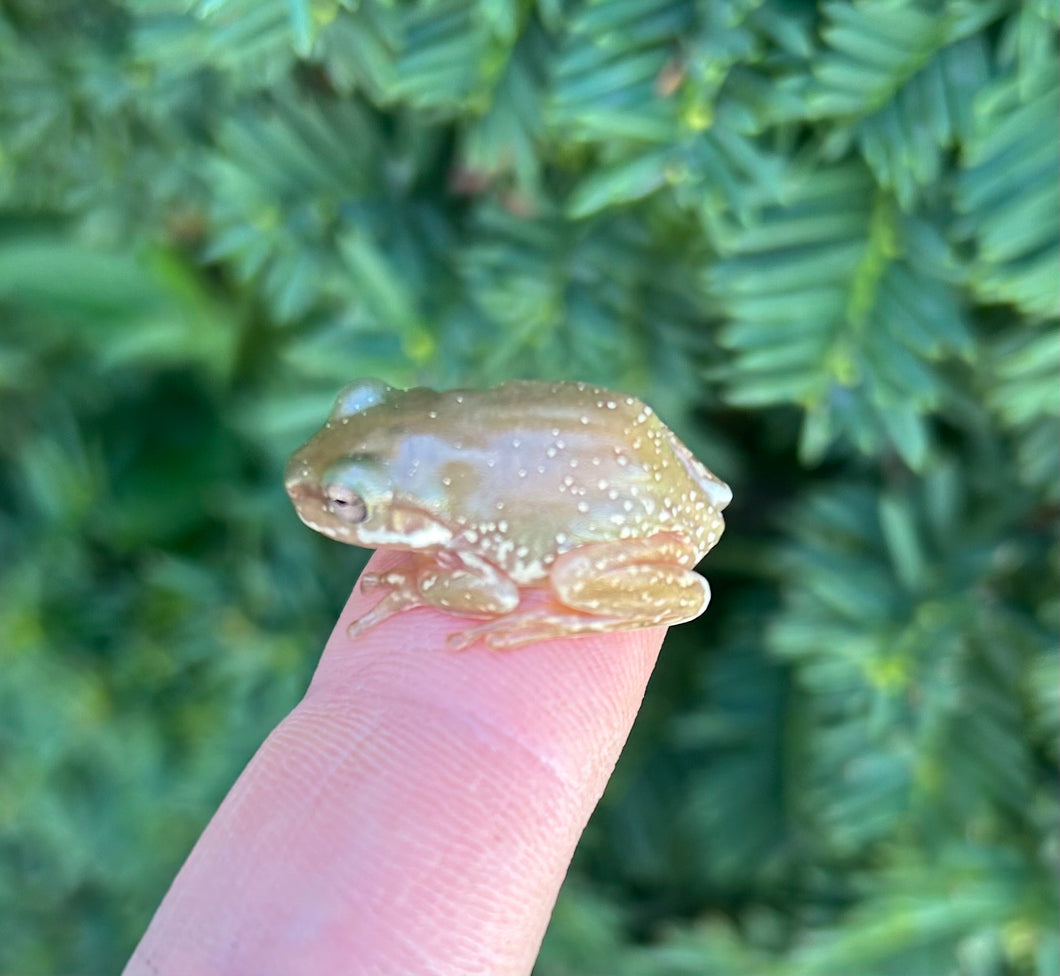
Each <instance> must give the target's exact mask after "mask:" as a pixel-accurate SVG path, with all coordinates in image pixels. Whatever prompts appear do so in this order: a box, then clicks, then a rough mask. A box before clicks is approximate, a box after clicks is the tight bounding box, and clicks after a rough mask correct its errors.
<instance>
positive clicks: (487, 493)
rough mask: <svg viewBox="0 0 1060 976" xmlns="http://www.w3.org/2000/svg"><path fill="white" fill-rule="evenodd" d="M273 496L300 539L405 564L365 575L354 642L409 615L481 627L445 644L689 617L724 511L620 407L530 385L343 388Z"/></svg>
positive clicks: (652, 419) (631, 407) (596, 397)
mask: <svg viewBox="0 0 1060 976" xmlns="http://www.w3.org/2000/svg"><path fill="white" fill-rule="evenodd" d="M286 488H287V493H288V494H289V495H290V496H291V500H292V501H293V502H294V506H295V508H296V509H297V511H298V515H299V517H300V518H301V519H302V521H303V522H305V523H306V525H308V526H309V527H310V528H313V529H316V530H317V531H318V532H322V533H323V534H324V535H326V536H329V537H330V538H332V539H336V540H337V541H339V542H348V543H351V544H354V545H359V546H366V547H369V548H391V549H400V550H406V551H408V553H409V555H408V557H407V558H406V560H405V562H404V563H403V565H401V566H400V567H399V568H396V569H394V570H391V571H390V572H386V573H382V574H368V575H366V576H365V577H364V578H363V581H362V586H363V587H364V589H366V590H375V589H379V590H382V591H385V595H384V596H383V598H382V599H381V600H380V601H379V603H378V604H376V606H375V607H374V608H373V609H372V610H369V611H368V612H367V613H366V614H365V615H364V616H362V617H361V618H360V619H359V620H357V621H355V622H354V623H353V624H351V625H350V629H349V634H350V636H351V637H355V636H357V635H358V634H361V633H363V632H364V631H365V630H367V629H368V628H369V627H372V626H374V625H375V624H377V623H379V621H381V620H383V619H385V618H386V617H389V616H390V615H392V614H395V613H398V612H400V611H402V610H406V609H409V608H412V607H422V606H432V607H436V608H439V609H441V610H444V611H447V612H449V613H453V614H458V615H460V616H466V617H478V618H483V621H484V622H482V623H481V624H478V625H476V626H472V627H470V628H469V629H467V630H465V631H464V632H463V633H460V634H455V635H454V636H453V637H451V638H450V644H451V646H454V647H465V646H467V645H470V644H472V643H474V642H475V641H476V640H479V639H481V640H484V641H485V642H486V643H487V644H488V645H490V646H492V647H517V646H519V645H521V644H529V643H533V642H536V641H540V640H544V639H547V638H552V637H562V636H567V635H571V634H581V633H587V632H596V631H606V630H632V629H636V628H640V627H654V626H657V625H663V624H677V623H682V622H683V621H686V620H691V619H693V618H694V617H697V616H698V615H699V614H700V613H702V612H703V610H704V609H705V608H706V606H707V602H708V600H709V599H710V588H709V587H708V585H707V581H706V580H705V579H703V577H702V576H699V575H697V574H696V573H694V572H693V571H692V567H693V566H694V565H695V564H696V563H697V562H698V561H699V560H700V559H701V558H702V557H703V555H704V554H705V553H706V552H707V551H708V550H709V549H711V548H712V547H713V546H714V544H715V543H716V542H717V541H718V537H719V536H720V535H721V533H722V529H723V523H722V518H721V512H722V509H724V508H725V506H726V505H728V504H729V501H730V500H731V499H732V492H731V491H730V489H729V487H728V485H726V484H725V483H724V482H723V481H721V480H720V479H718V478H717V477H715V476H714V475H713V474H711V472H710V471H708V470H707V469H706V468H705V467H704V466H703V465H702V464H700V463H699V461H697V460H696V459H695V458H694V457H693V456H692V453H691V452H690V451H689V450H688V448H687V447H685V446H684V444H682V443H681V442H680V441H679V440H678V439H677V437H676V435H675V434H674V433H673V432H672V431H671V430H670V429H669V428H668V427H667V426H666V425H665V424H664V423H663V422H662V421H661V420H659V418H658V417H657V416H656V415H655V414H654V413H653V412H652V410H651V408H650V407H648V406H647V405H645V404H644V403H642V402H641V401H640V400H638V399H636V398H635V397H631V396H626V395H624V394H621V393H612V392H610V391H608V390H604V389H601V388H599V387H596V386H590V385H589V384H586V383H547V382H534V381H515V382H509V383H504V384H502V385H501V386H498V387H496V388H494V389H492V390H483V391H475V390H450V391H448V392H443V393H437V392H435V391H434V390H430V389H426V388H422V387H421V388H416V389H411V390H398V389H394V388H392V387H390V386H387V385H386V384H385V383H382V382H380V381H378V380H361V381H358V382H355V383H351V384H350V385H349V386H347V387H346V388H345V389H344V390H343V391H342V392H341V393H340V394H339V396H338V399H337V400H336V401H335V406H334V408H333V409H332V411H331V415H330V416H329V417H328V420H327V423H325V424H324V427H323V429H322V430H321V431H319V432H318V433H317V434H316V435H315V436H314V437H313V438H312V439H311V440H310V441H309V442H308V443H307V444H305V445H304V446H303V447H302V448H301V449H300V450H298V451H297V452H296V453H295V454H294V456H293V457H292V458H291V460H290V463H289V464H288V466H287V473H286ZM531 593H533V594H534V597H533V598H530V597H531Z"/></svg>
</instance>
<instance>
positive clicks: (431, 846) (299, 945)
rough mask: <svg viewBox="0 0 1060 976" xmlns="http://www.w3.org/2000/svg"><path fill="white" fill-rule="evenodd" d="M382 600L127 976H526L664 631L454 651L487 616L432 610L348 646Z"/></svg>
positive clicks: (220, 827)
mask: <svg viewBox="0 0 1060 976" xmlns="http://www.w3.org/2000/svg"><path fill="white" fill-rule="evenodd" d="M395 561H396V559H395V556H394V555H393V554H386V555H380V554H376V555H375V556H374V557H373V558H372V560H371V564H370V565H371V569H372V570H373V571H375V572H380V571H384V570H385V569H387V568H389V567H390V566H391V565H393V563H394V562H395ZM377 599H378V596H376V595H374V594H373V595H372V596H364V595H362V594H361V593H360V591H359V588H358V589H355V591H354V594H353V596H352V597H351V598H350V600H349V602H348V603H347V605H346V609H345V610H344V611H343V613H342V617H341V619H340V620H339V623H338V625H337V626H336V628H335V630H334V632H333V633H332V635H331V639H330V640H329V641H328V644H327V647H326V648H325V651H324V655H323V657H322V659H321V661H320V665H319V667H318V668H317V672H316V675H315V676H314V678H313V681H312V684H311V685H310V687H309V690H308V692H307V693H306V696H305V698H304V699H303V700H302V701H301V702H300V703H299V705H298V706H297V707H296V708H295V709H294V711H293V712H292V713H291V714H290V715H289V716H288V717H287V718H286V719H285V720H284V721H283V722H282V723H281V724H280V725H279V727H278V728H277V729H276V730H275V731H274V732H273V733H272V734H271V735H270V736H269V738H268V739H267V740H266V741H265V743H264V744H263V745H262V747H261V748H260V749H259V750H258V753H257V755H256V756H255V757H254V758H253V759H252V760H251V762H250V764H249V765H248V766H247V768H246V770H245V771H244V772H243V775H242V776H240V778H239V780H238V781H237V782H236V784H235V786H234V787H233V788H232V790H231V792H230V793H229V794H228V796H227V798H226V799H225V801H224V802H223V803H222V804H221V808H220V809H219V810H218V811H217V813H216V814H215V816H214V818H213V820H212V821H211V822H210V824H209V826H208V827H207V828H206V831H205V832H204V833H203V835H202V837H201V838H200V839H199V842H198V844H197V845H196V846H195V849H194V850H193V851H192V852H191V855H190V856H189V857H188V860H187V862H186V863H185V864H184V867H183V868H182V869H181V871H180V873H179V874H178V875H177V878H176V880H175V881H174V882H173V885H172V887H171V888H170V890H169V892H168V894H167V895H166V897H165V899H164V900H163V902H162V904H161V906H160V907H159V909H158V911H157V912H156V914H155V917H154V919H153V920H152V922H151V924H150V926H149V928H148V930H147V933H146V934H145V935H144V937H143V940H142V941H141V942H140V945H139V946H138V947H137V949H136V951H135V952H134V954H133V957H132V959H131V960H130V961H129V964H128V966H127V967H126V970H125V972H126V973H130V974H132V973H186V974H193V973H262V972H283V973H351V972H355V973H365V974H367V973H454V974H455V973H460V974H472V973H505V974H507V973H529V972H530V969H531V967H532V966H533V963H534V959H535V957H536V955H537V951H538V947H539V945H540V943H541V938H542V936H543V934H544V931H545V927H546V925H547V924H548V920H549V915H550V913H551V911H552V906H553V903H554V902H555V899H556V893H557V892H558V890H559V886H560V883H561V882H562V881H563V877H564V874H565V873H566V871H567V867H568V865H569V863H570V859H571V855H572V854H573V853H574V847H575V845H576V844H577V842H578V838H579V836H580V835H581V832H582V830H583V828H584V827H585V823H586V821H587V820H588V818H589V815H590V813H591V812H592V810H593V808H594V807H595V806H596V803H597V801H598V800H599V798H600V795H601V793H602V792H603V789H604V786H605V785H606V783H607V780H608V777H609V776H610V775H611V771H612V769H613V768H614V765H615V761H616V760H617V759H618V755H619V752H620V751H621V749H622V746H623V745H624V743H625V741H626V736H627V735H628V734H629V729H630V726H631V725H632V723H633V719H634V717H635V716H636V713H637V709H638V707H639V706H640V702H641V698H642V697H643V694H644V688H645V685H646V683H647V680H648V677H649V675H650V673H651V669H652V667H653V666H654V664H655V659H656V656H657V655H658V651H659V645H660V644H661V643H662V638H663V634H664V633H665V630H664V629H663V628H656V629H654V630H642V631H633V632H624V633H612V634H600V635H592V636H585V637H579V638H576V639H564V640H551V641H546V642H544V643H542V644H539V645H537V646H535V647H527V648H522V649H519V650H515V651H499V652H498V651H491V650H489V649H488V648H486V647H484V646H483V645H482V644H476V645H474V646H473V647H471V648H469V649H468V650H466V651H461V652H453V651H449V650H446V649H445V638H446V637H447V636H448V635H449V634H450V633H452V632H454V631H459V630H462V629H465V628H466V627H467V626H468V624H469V623H471V624H472V625H473V624H474V621H468V620H467V619H466V618H465V619H460V618H457V617H452V616H448V615H446V614H443V613H441V612H440V611H436V610H433V609H426V608H424V609H417V610H413V611H410V612H406V613H402V614H398V615H397V616H395V617H391V618H390V619H389V620H386V621H384V622H383V623H381V624H379V625H378V626H377V627H376V628H374V629H373V630H371V631H369V632H368V633H366V634H365V635H364V636H363V637H361V638H360V639H359V640H358V641H357V642H356V643H355V644H353V645H352V646H351V644H350V642H349V640H348V638H347V637H346V626H347V624H348V623H349V621H350V620H351V619H353V618H354V617H356V616H359V615H360V614H361V613H363V612H364V610H365V608H366V607H367V606H369V605H370V604H371V603H372V602H374V601H375V600H377Z"/></svg>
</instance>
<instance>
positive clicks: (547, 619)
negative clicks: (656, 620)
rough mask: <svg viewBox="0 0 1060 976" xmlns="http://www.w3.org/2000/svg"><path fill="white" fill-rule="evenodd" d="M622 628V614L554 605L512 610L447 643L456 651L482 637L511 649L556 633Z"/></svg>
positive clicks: (451, 637) (496, 646) (453, 636)
mask: <svg viewBox="0 0 1060 976" xmlns="http://www.w3.org/2000/svg"><path fill="white" fill-rule="evenodd" d="M621 629H622V621H621V620H619V619H618V618H608V617H592V616H590V615H589V614H586V613H577V612H573V611H571V610H568V609H566V608H564V607H561V606H558V605H554V606H544V607H534V608H533V609H532V610H524V611H517V612H515V613H509V614H507V615H506V616H503V617H498V618H496V619H495V620H490V621H488V622H486V623H484V624H480V625H479V626H477V627H471V628H469V629H468V630H463V631H459V632H458V633H455V634H450V635H449V637H448V638H447V639H446V642H445V643H446V645H447V646H448V647H449V648H451V649H452V650H454V651H462V650H464V649H465V648H467V647H470V646H471V645H472V644H474V643H475V642H476V641H479V640H481V641H482V642H483V643H484V644H486V645H487V646H488V647H492V648H494V649H495V650H508V649H510V648H513V647H524V646H525V645H527V644H539V643H540V642H541V641H544V640H549V639H551V638H556V637H570V636H574V635H577V634H589V633H601V632H603V631H606V630H621Z"/></svg>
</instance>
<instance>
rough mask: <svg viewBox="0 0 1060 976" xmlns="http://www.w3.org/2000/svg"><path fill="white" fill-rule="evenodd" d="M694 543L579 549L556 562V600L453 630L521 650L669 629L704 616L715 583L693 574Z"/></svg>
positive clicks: (466, 640)
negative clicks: (573, 638)
mask: <svg viewBox="0 0 1060 976" xmlns="http://www.w3.org/2000/svg"><path fill="white" fill-rule="evenodd" d="M695 563H696V552H695V550H694V548H693V547H692V546H691V545H690V544H689V543H688V542H687V541H685V540H684V539H682V538H681V537H680V536H678V535H675V534H673V533H660V534H659V535H655V536H652V537H651V538H649V539H631V540H616V541H613V542H601V543H594V544H591V545H585V546H580V547H579V548H577V549H573V550H571V551H570V552H567V553H564V554H563V555H562V556H560V557H559V558H558V559H556V561H555V563H554V564H553V566H552V571H551V573H550V576H549V583H550V586H551V592H550V594H549V596H550V599H549V600H547V601H546V602H545V603H544V604H543V605H539V606H534V607H528V608H526V609H525V610H522V611H518V612H515V613H509V614H508V615H507V616H505V617H502V618H500V619H498V620H493V621H490V622H489V623H485V624H482V625H481V626H478V627H473V628H471V629H470V630H467V631H464V632H463V633H462V634H456V635H453V637H451V638H450V640H449V643H450V645H451V646H454V647H467V646H468V645H470V644H472V643H474V642H475V641H476V640H478V639H480V638H481V639H482V640H484V641H485V642H486V643H487V644H489V645H490V646H491V647H497V648H502V647H519V646H521V645H523V644H531V643H536V642H537V641H541V640H547V639H549V638H554V637H564V636H568V635H572V634H582V633H599V632H602V631H611V630H637V629H640V628H642V627H657V626H663V625H666V626H669V625H670V624H679V623H684V622H685V621H686V620H692V619H693V618H695V617H698V616H699V615H700V614H701V613H702V612H703V611H704V610H705V609H706V608H707V603H708V602H709V601H710V586H709V585H708V584H707V581H706V580H705V579H703V577H702V576H700V575H698V574H697V573H694V572H693V571H692V566H694V565H695Z"/></svg>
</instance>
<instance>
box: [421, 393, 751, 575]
mask: <svg viewBox="0 0 1060 976" xmlns="http://www.w3.org/2000/svg"><path fill="white" fill-rule="evenodd" d="M432 396H434V397H436V398H437V399H435V400H434V401H433V402H432V403H431V404H428V403H427V402H426V401H425V402H424V406H425V407H427V406H429V410H430V412H432V413H434V414H436V415H437V420H438V421H439V422H440V423H441V426H442V427H443V428H444V429H445V430H446V431H447V432H448V436H449V437H450V438H451V446H452V447H453V448H454V450H455V451H456V452H457V453H458V454H459V456H461V457H463V458H465V459H466V460H467V462H468V463H470V464H472V465H473V467H474V470H475V472H476V479H475V490H474V491H473V492H469V493H468V494H467V495H466V496H465V497H464V498H463V499H462V504H463V507H464V509H465V511H466V512H467V514H469V515H470V516H471V520H472V522H476V521H477V520H479V519H482V520H483V521H485V523H486V524H489V523H491V522H494V521H497V522H498V523H499V522H500V520H501V518H502V514H503V521H504V522H505V523H506V524H507V525H509V527H510V528H511V529H517V530H518V535H519V536H520V538H522V539H523V540H524V542H526V543H527V546H526V548H527V549H528V550H529V553H530V558H534V557H535V556H536V555H540V554H543V553H548V552H555V551H564V550H566V549H569V548H574V547H576V546H577V545H580V544H583V543H586V542H591V541H606V540H611V539H632V538H645V537H650V536H652V535H655V534H657V533H659V532H676V533H679V534H680V535H682V536H684V537H685V538H687V539H689V541H691V542H692V543H693V544H694V545H695V547H696V548H697V550H699V551H701V552H706V551H707V549H709V548H710V547H711V546H712V545H713V544H714V542H715V541H716V539H717V537H718V536H719V535H720V534H721V520H720V516H719V514H718V513H719V512H720V510H721V508H723V507H724V506H725V504H727V503H728V500H729V498H730V497H731V494H730V493H729V490H728V487H727V486H725V485H724V484H723V483H722V482H720V481H719V480H718V479H717V478H715V477H714V476H713V475H712V474H711V473H710V472H709V471H707V469H706V468H705V467H704V466H703V465H702V464H700V463H699V462H698V461H697V460H696V459H695V458H694V457H693V456H692V453H691V452H690V451H689V450H688V448H687V447H685V446H684V444H682V443H681V441H680V440H679V439H678V438H677V436H676V435H675V434H674V433H673V432H672V431H671V430H670V429H669V428H668V427H667V426H666V425H665V424H664V423H663V422H662V421H661V420H660V419H659V418H658V417H657V416H656V415H655V413H654V412H653V411H652V409H651V407H649V406H648V405H647V404H645V403H644V402H643V401H641V400H639V399H638V398H636V397H633V396H629V395H626V394H622V393H616V392H613V391H610V390H607V389H604V388H602V387H597V386H593V385H591V384H588V383H548V382H540V381H532V380H516V381H511V382H508V383H504V384H502V385H500V386H498V387H495V388H493V389H490V390H483V391H470V390H451V391H446V392H443V393H437V394H432ZM484 555H487V556H489V558H496V556H495V554H494V553H492V552H489V553H484Z"/></svg>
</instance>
